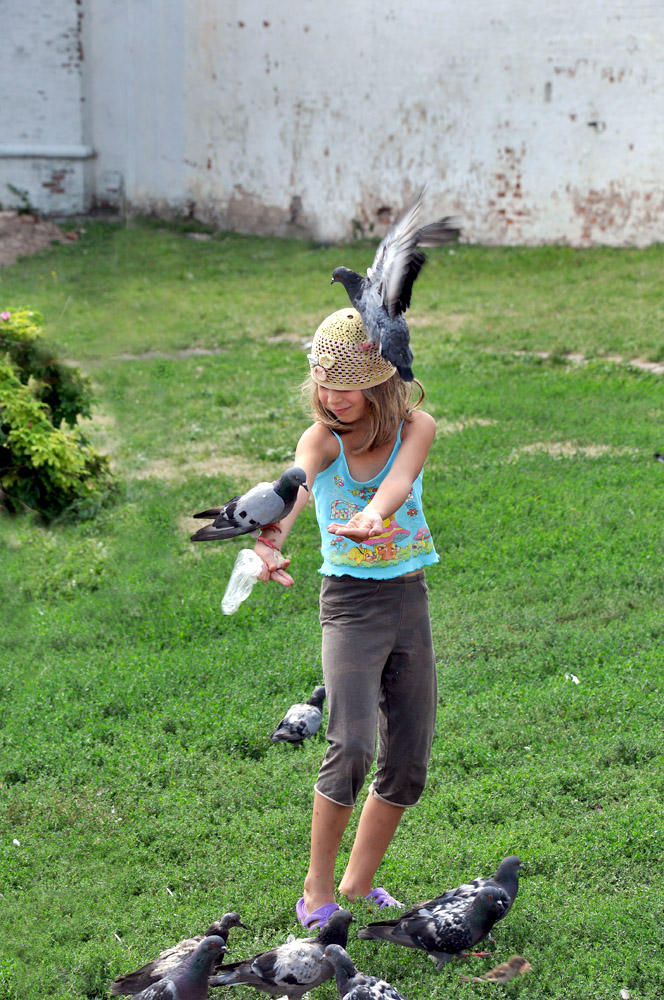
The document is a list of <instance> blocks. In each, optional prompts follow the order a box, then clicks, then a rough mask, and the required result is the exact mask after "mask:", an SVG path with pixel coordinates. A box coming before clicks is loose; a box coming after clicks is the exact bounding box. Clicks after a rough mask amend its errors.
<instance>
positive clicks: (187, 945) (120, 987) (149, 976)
mask: <svg viewBox="0 0 664 1000" xmlns="http://www.w3.org/2000/svg"><path fill="white" fill-rule="evenodd" d="M231 927H244V929H245V930H248V929H249V928H248V927H247V926H246V924H243V923H242V921H241V920H240V914H239V913H236V912H235V911H234V910H233V911H231V912H230V913H224V915H223V917H222V918H221V920H215V921H214V922H213V923H212V924H210V926H209V927H208V929H207V930H206V932H205V934H196V935H195V936H194V937H190V938H184V940H182V941H179V942H178V943H177V944H176V945H174V947H173V948H168V949H167V950H166V951H162V952H161V954H160V955H157V957H156V958H153V959H152V961H151V962H146V963H145V965H142V966H141V967H140V969H135V970H134V971H133V972H126V973H124V975H122V976H118V977H117V978H116V979H114V980H113V982H112V983H111V989H110V993H111V996H114V997H117V996H123V995H124V996H134V995H135V994H136V993H140V992H141V990H145V989H147V988H148V986H152V985H153V984H154V983H156V982H158V981H159V980H160V979H163V978H164V977H165V976H167V975H168V974H169V973H170V972H172V971H173V970H174V969H176V968H177V966H178V965H181V964H182V962H184V960H185V959H186V958H188V957H189V956H190V955H191V954H193V952H195V951H196V948H197V947H198V946H199V944H200V943H201V941H202V940H203V938H206V937H212V936H214V937H220V938H221V940H222V942H223V944H224V945H225V944H226V942H227V941H228V934H229V931H230V929H231ZM222 960H223V953H222V952H220V953H219V955H218V958H217V960H216V962H215V963H214V964H213V966H212V971H213V972H216V970H217V969H219V968H221V963H222Z"/></svg>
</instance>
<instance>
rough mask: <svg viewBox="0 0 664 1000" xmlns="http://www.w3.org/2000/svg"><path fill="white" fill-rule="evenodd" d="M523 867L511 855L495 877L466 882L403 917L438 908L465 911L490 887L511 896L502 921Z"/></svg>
mask: <svg viewBox="0 0 664 1000" xmlns="http://www.w3.org/2000/svg"><path fill="white" fill-rule="evenodd" d="M521 867H522V865H521V859H520V858H517V856H516V855H515V854H510V855H509V856H508V857H506V858H503V860H502V861H501V862H500V864H499V865H498V868H497V869H496V873H495V875H492V876H490V877H488V878H475V879H473V880H472V882H466V883H464V885H460V886H457V888H456V889H448V890H447V892H443V893H442V894H441V895H440V896H434V898H433V899H430V900H429V901H428V902H426V903H420V904H419V905H418V906H414V907H413V908H412V909H411V910H409V911H408V913H404V914H402V915H403V916H404V917H405V916H408V915H409V914H411V913H413V914H415V913H417V914H420V913H422V912H423V911H425V910H426V911H428V910H429V909H431V908H436V907H452V908H456V909H459V908H461V909H463V908H465V907H466V906H467V905H468V903H469V902H470V901H472V900H473V899H474V898H475V896H477V894H478V892H479V891H480V889H482V888H484V887H485V886H490V887H492V888H500V889H504V891H505V892H506V893H507V895H508V896H509V904H508V906H507V907H506V908H505V909H504V911H503V912H502V913H501V914H500V916H499V917H498V920H502V918H503V917H505V916H507V913H508V911H509V909H510V907H511V905H512V903H513V902H514V900H515V899H516V894H517V892H518V891H519V869H520V868H521Z"/></svg>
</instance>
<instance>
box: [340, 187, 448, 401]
mask: <svg viewBox="0 0 664 1000" xmlns="http://www.w3.org/2000/svg"><path fill="white" fill-rule="evenodd" d="M421 207H422V194H420V195H419V197H418V199H417V201H416V202H415V204H414V205H413V206H412V208H410V209H409V210H408V211H407V212H406V214H405V215H404V217H403V218H402V219H401V221H400V222H398V223H397V224H396V225H395V226H393V228H392V229H391V230H390V231H389V233H388V234H387V236H386V237H385V239H384V240H383V241H382V242H381V243H380V245H379V247H378V250H377V251H376V256H375V257H374V259H373V264H372V265H371V267H370V268H368V269H367V276H366V278H363V277H362V275H361V274H358V273H357V271H351V269H350V268H348V267H336V268H335V269H334V271H333V272H332V281H331V282H330V284H334V283H335V282H336V281H339V282H341V284H342V285H343V286H344V288H345V289H346V291H347V292H348V298H349V299H350V301H351V303H352V305H353V306H355V308H356V309H357V311H358V312H359V314H360V316H361V317H362V323H363V324H364V329H365V330H366V332H367V337H368V341H367V344H366V347H367V348H368V347H369V346H370V345H371V344H375V345H376V346H377V347H378V350H379V353H380V354H382V355H383V357H385V358H387V360H388V361H390V362H391V363H392V364H393V365H394V366H395V368H396V369H397V371H398V372H399V375H400V376H401V378H402V379H403V380H404V381H405V382H412V381H413V370H412V368H411V367H410V366H411V362H412V360H413V353H412V351H411V349H410V334H409V331H408V324H407V323H406V320H405V319H404V315H403V314H404V313H405V311H406V309H408V307H409V305H410V299H411V294H412V291H413V283H414V281H415V279H416V278H417V276H418V274H419V273H420V271H421V270H422V268H423V266H424V262H425V261H426V256H425V255H424V254H423V253H422V251H421V250H418V249H417V248H418V247H420V246H428V247H434V246H439V245H440V244H441V243H451V242H452V241H453V240H456V239H457V237H458V235H459V230H458V229H457V228H455V227H454V225H453V224H452V219H451V218H450V216H446V217H445V218H443V219H438V221H437V222H432V223H430V225H428V226H423V227H421V228H420V226H419V224H418V222H419V215H420V209H421Z"/></svg>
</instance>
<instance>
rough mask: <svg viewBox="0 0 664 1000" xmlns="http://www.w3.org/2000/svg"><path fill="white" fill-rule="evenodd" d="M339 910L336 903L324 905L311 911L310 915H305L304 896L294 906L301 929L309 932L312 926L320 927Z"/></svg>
mask: <svg viewBox="0 0 664 1000" xmlns="http://www.w3.org/2000/svg"><path fill="white" fill-rule="evenodd" d="M338 909H339V904H338V903H324V904H323V906H319V907H318V909H317V910H313V912H312V913H307V908H306V906H305V905H304V896H302V897H301V898H300V899H298V901H297V903H296V904H295V912H296V914H297V919H298V920H299V921H300V923H301V924H302V926H303V927H306V929H307V930H309V929H310V928H311V927H313V926H314V925H316V924H317V925H318V927H322V926H323V924H326V923H327V921H328V920H329V919H330V917H331V916H332V914H333V913H334V912H335V910H338Z"/></svg>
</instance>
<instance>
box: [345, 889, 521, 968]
mask: <svg viewBox="0 0 664 1000" xmlns="http://www.w3.org/2000/svg"><path fill="white" fill-rule="evenodd" d="M509 902H510V898H509V896H508V894H507V893H506V892H505V890H504V889H500V888H498V887H496V888H493V887H491V886H484V887H483V888H481V889H480V890H479V892H478V893H477V895H476V896H475V897H474V899H472V900H471V901H469V902H467V906H466V907H464V908H462V907H450V906H445V905H443V906H433V907H429V908H426V909H422V910H421V911H417V912H413V910H409V911H408V912H407V913H404V914H402V916H400V917H397V918H396V919H394V920H380V921H377V922H376V923H372V924H369V925H368V926H367V927H363V928H361V929H360V930H359V931H358V932H357V936H358V937H360V938H364V939H369V940H371V939H375V940H384V941H390V942H392V944H400V945H403V947H404V948H421V949H422V950H423V951H426V952H428V953H429V956H430V958H431V959H432V961H433V962H435V963H436V965H437V967H438V970H439V971H440V969H442V967H443V965H444V964H445V963H446V962H449V961H450V960H451V959H452V958H454V956H455V955H459V954H461V953H462V952H464V951H465V950H466V949H468V948H473V947H474V946H475V945H476V944H479V942H480V941H482V940H483V939H484V938H485V937H486V936H487V934H488V933H489V931H490V930H491V928H492V927H493V925H494V924H495V922H496V920H499V919H500V917H501V916H503V915H504V913H505V908H506V907H509Z"/></svg>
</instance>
